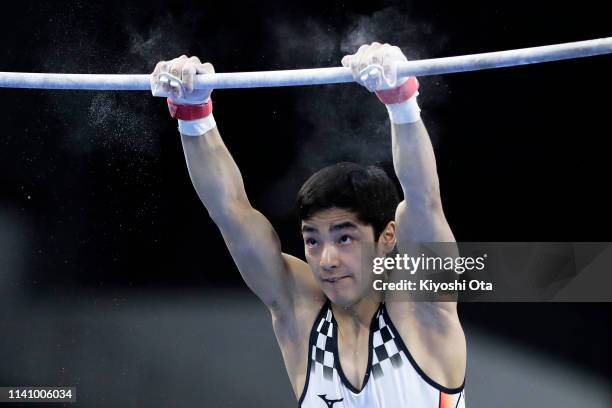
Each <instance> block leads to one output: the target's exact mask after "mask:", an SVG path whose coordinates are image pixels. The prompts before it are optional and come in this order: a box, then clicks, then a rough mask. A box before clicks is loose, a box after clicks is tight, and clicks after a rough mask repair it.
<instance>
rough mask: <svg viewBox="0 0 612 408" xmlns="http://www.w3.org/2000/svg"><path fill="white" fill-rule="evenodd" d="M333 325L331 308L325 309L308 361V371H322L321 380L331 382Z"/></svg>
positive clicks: (332, 372) (332, 371) (332, 370)
mask: <svg viewBox="0 0 612 408" xmlns="http://www.w3.org/2000/svg"><path fill="white" fill-rule="evenodd" d="M333 329H334V323H333V322H332V311H331V308H328V309H327V314H326V315H325V316H324V317H323V318H321V320H320V321H319V324H318V326H317V340H316V343H315V344H314V345H313V346H312V355H311V360H310V364H311V366H310V370H311V371H312V372H313V373H316V372H317V371H316V370H323V378H325V379H327V380H331V379H332V377H333V374H334V369H335V368H334V350H333V340H332V337H333V335H332V333H333Z"/></svg>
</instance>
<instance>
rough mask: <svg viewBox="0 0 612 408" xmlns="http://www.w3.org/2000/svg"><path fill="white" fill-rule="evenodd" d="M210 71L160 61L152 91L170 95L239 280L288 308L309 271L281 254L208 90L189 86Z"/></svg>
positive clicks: (275, 306)
mask: <svg viewBox="0 0 612 408" xmlns="http://www.w3.org/2000/svg"><path fill="white" fill-rule="evenodd" d="M212 72H214V68H213V67H212V65H211V64H208V63H207V64H202V63H201V62H200V60H199V59H198V58H197V57H191V58H187V57H185V56H182V57H180V58H177V59H175V60H172V61H162V62H160V63H159V64H158V65H157V67H156V68H155V71H154V72H153V74H152V76H151V80H152V82H153V83H152V85H153V89H154V93H155V89H156V87H157V88H158V94H160V95H161V94H164V93H165V94H167V95H168V96H169V101H168V103H169V107H170V111H171V113H173V116H174V117H176V118H177V119H179V131H180V133H181V140H182V144H183V149H184V152H185V158H186V161H187V168H188V170H189V176H190V177H191V181H192V183H193V185H194V187H195V190H196V192H197V194H198V196H199V198H200V200H201V201H202V203H203V204H204V206H205V207H206V209H207V210H208V213H209V214H210V217H211V218H212V219H213V221H214V222H215V224H216V225H217V226H218V228H219V230H220V231H221V234H222V235H223V239H224V240H225V243H226V245H227V247H228V249H229V251H230V253H231V255H232V258H233V259H234V261H235V263H236V265H237V267H238V269H239V271H240V273H241V275H242V277H243V278H244V281H245V282H246V284H247V285H248V286H249V288H250V289H251V290H252V291H253V292H254V293H255V294H256V295H257V296H258V297H259V298H260V299H261V300H262V301H263V302H264V303H265V304H266V305H267V306H268V308H270V309H271V310H272V311H275V310H276V311H279V310H290V308H291V306H292V302H293V299H294V296H296V295H298V294H299V290H305V288H303V285H302V283H303V282H302V281H304V280H307V279H308V276H309V275H310V272H309V271H308V269H307V265H306V264H305V263H304V262H303V261H301V260H299V259H297V258H295V257H292V256H290V255H286V254H283V253H282V252H281V244H280V241H279V239H278V236H277V234H276V232H275V231H274V228H273V227H272V225H271V224H270V222H269V221H268V220H267V219H266V217H264V216H263V215H262V214H261V213H260V212H259V211H257V210H255V209H254V208H253V207H252V206H251V204H250V202H249V200H248V198H247V195H246V192H245V189H244V183H243V180H242V175H241V174H240V171H239V169H238V166H237V165H236V163H235V161H234V159H233V158H232V156H231V155H230V153H229V151H228V149H227V148H226V146H225V144H224V143H223V140H222V139H221V135H220V134H219V131H218V129H217V127H216V123H215V121H214V118H213V116H212V106H211V105H212V102H211V100H210V94H211V92H212V90H193V78H194V76H195V75H196V74H198V73H212ZM168 73H169V74H170V75H172V76H171V77H170V76H168V75H166V74H168ZM164 77H166V78H168V81H165V80H164V79H163V78H164ZM172 81H176V82H174V83H173V82H172Z"/></svg>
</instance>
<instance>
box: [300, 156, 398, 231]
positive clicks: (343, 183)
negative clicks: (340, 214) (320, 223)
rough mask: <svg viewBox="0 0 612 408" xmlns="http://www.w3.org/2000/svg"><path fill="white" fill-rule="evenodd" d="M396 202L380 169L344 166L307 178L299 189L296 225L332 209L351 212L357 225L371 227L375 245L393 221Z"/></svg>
mask: <svg viewBox="0 0 612 408" xmlns="http://www.w3.org/2000/svg"><path fill="white" fill-rule="evenodd" d="M399 202H400V199H399V195H398V193H397V189H396V188H395V184H393V181H391V179H390V178H389V176H387V173H385V171H384V170H383V169H381V168H379V167H376V166H368V167H365V166H362V165H360V164H357V163H350V162H344V163H338V164H334V165H332V166H328V167H325V168H323V169H321V170H319V171H317V172H316V173H315V174H313V175H312V176H310V178H309V179H308V180H306V182H305V183H304V185H303V186H302V188H300V191H299V193H298V196H297V200H296V210H297V214H298V217H299V219H300V221H303V220H306V219H308V218H310V217H312V216H313V215H314V214H315V213H317V212H319V211H323V210H327V209H329V208H332V207H336V208H341V209H344V210H348V211H352V212H354V213H355V214H356V215H357V218H358V219H359V221H361V222H362V223H364V224H366V225H371V226H372V227H373V229H374V240H375V241H378V237H379V236H380V234H381V233H382V232H383V231H384V229H385V227H386V226H387V224H388V223H389V221H392V220H393V219H394V218H395V210H396V208H397V206H398V204H399Z"/></svg>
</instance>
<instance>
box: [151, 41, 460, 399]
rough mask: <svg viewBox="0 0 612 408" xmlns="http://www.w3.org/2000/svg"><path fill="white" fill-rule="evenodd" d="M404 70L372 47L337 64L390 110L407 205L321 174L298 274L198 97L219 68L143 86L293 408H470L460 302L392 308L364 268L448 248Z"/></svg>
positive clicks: (343, 173) (384, 182)
mask: <svg viewBox="0 0 612 408" xmlns="http://www.w3.org/2000/svg"><path fill="white" fill-rule="evenodd" d="M404 61H406V57H405V56H404V54H403V53H402V51H401V50H400V49H399V48H398V47H395V46H391V45H389V44H379V43H376V42H375V43H372V44H371V45H363V46H361V47H360V48H359V50H358V51H357V52H356V53H355V54H353V55H347V56H345V57H344V58H343V59H342V65H343V66H345V67H349V68H350V69H351V72H352V74H353V77H354V80H355V81H356V82H358V83H360V84H361V85H363V86H364V87H366V88H367V89H368V90H369V91H370V92H375V94H376V96H377V97H378V99H379V100H380V101H381V103H383V104H384V105H385V107H386V109H387V111H388V114H389V119H390V122H391V137H392V155H393V164H394V169H395V173H396V175H397V178H398V179H399V182H400V185H401V188H402V192H403V200H401V201H400V196H399V194H398V192H397V190H396V188H395V185H394V183H393V182H392V181H391V179H390V178H389V177H388V176H387V174H385V172H384V171H383V170H382V169H380V168H377V167H374V166H368V167H366V166H363V165H359V164H355V163H338V164H335V165H332V166H329V167H325V168H323V169H321V170H319V171H318V172H316V173H315V174H313V175H312V176H311V177H310V178H309V179H308V180H307V181H306V182H305V183H304V185H303V186H302V187H301V189H300V191H299V193H298V196H297V199H296V210H297V213H298V216H299V218H300V220H301V234H302V237H303V241H304V255H305V259H306V262H304V261H302V260H301V259H299V258H297V257H295V256H292V255H289V254H286V253H283V252H282V251H281V244H280V241H279V238H278V236H277V234H276V232H275V230H274V228H273V226H272V225H271V224H270V222H269V221H268V220H267V219H266V217H265V216H264V215H263V214H261V213H260V212H259V211H257V210H256V209H254V208H253V207H252V206H251V204H250V202H249V199H248V198H247V195H246V192H245V188H244V184H243V180H242V176H241V174H240V171H239V169H238V167H237V165H236V163H235V162H234V160H233V159H232V156H231V155H230V153H229V151H228V150H227V148H226V146H225V144H224V143H223V140H222V139H221V136H220V133H219V130H218V128H217V126H216V123H215V120H214V117H213V114H212V100H211V97H210V95H211V93H212V89H195V88H194V80H195V77H196V75H198V74H212V73H214V68H213V66H212V65H211V64H210V63H201V61H200V60H199V59H198V58H197V57H191V58H188V57H186V56H184V55H183V56H181V57H179V58H176V59H173V60H171V61H161V62H159V63H158V64H157V66H156V67H155V70H154V71H153V73H152V74H151V77H150V78H151V86H152V89H153V90H154V92H157V93H158V94H165V95H167V96H168V99H167V103H168V107H169V110H170V114H171V116H172V117H173V118H175V119H177V120H178V129H179V132H180V134H181V141H182V145H183V149H184V152H185V158H186V161H187V167H188V170H189V175H190V177H191V180H192V182H193V185H194V187H195V190H196V192H197V194H198V196H199V198H200V199H201V201H202V203H203V204H204V206H205V207H206V209H207V210H208V213H209V215H210V217H211V218H212V220H213V221H214V222H215V223H216V225H217V226H218V228H219V230H220V231H221V234H222V235H223V239H224V240H225V243H226V245H227V248H228V250H229V252H230V253H231V255H232V258H233V259H234V261H235V263H236V265H237V267H238V270H239V271H240V274H241V275H242V277H243V279H244V281H245V282H246V284H247V285H248V287H249V288H250V289H251V290H252V291H253V292H254V293H255V294H256V295H257V296H258V297H259V298H260V299H261V301H262V302H263V303H264V304H265V305H266V306H267V308H268V309H269V311H270V314H271V317H272V323H273V328H274V333H275V335H276V338H277V340H278V344H279V346H280V349H281V352H282V355H283V359H284V362H285V366H286V369H287V373H288V375H289V378H290V381H291V384H292V386H293V391H294V393H295V396H296V399H297V400H298V405H299V406H300V407H305V408H316V407H334V408H349V407H359V408H361V407H363V408H374V407H380V408H383V407H384V408H393V407H408V406H410V407H431V408H433V407H464V406H465V397H464V378H465V369H466V343H465V337H464V333H463V330H462V327H461V324H460V322H459V319H458V316H457V304H456V301H453V300H450V301H441V302H399V301H397V302H390V301H388V298H387V297H386V296H388V294H386V293H385V292H384V291H379V290H374V288H373V282H374V280H375V279H377V278H379V277H378V276H377V275H375V274H374V273H372V269H371V263H369V265H370V267H369V268H368V267H366V266H367V265H368V262H364V259H366V260H373V259H374V258H375V257H382V256H386V255H389V256H393V253H395V252H394V251H399V252H402V251H404V250H405V249H406V248H405V247H406V245H407V244H408V243H410V242H454V241H455V238H454V236H453V233H452V231H451V229H450V227H449V225H448V223H447V221H446V218H445V216H444V212H443V209H442V204H441V198H440V190H439V182H438V175H437V171H436V163H435V157H434V151H433V148H432V145H431V141H430V139H429V136H428V134H427V130H426V128H425V125H424V124H423V121H422V120H421V118H420V109H419V106H418V104H417V96H418V94H419V93H418V89H419V83H418V81H417V79H416V77H414V76H412V77H405V78H399V77H398V75H397V65H398V63H402V62H404ZM317 103H321V102H320V101H318V102H317ZM393 274H394V271H391V272H389V274H388V279H389V280H393V278H394V277H393ZM385 300H387V301H385Z"/></svg>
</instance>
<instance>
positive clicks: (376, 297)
mask: <svg viewBox="0 0 612 408" xmlns="http://www.w3.org/2000/svg"><path fill="white" fill-rule="evenodd" d="M381 300H382V299H381V297H380V293H378V292H375V291H374V292H372V294H370V295H368V296H366V297H364V298H363V299H361V300H360V301H359V302H357V303H355V304H353V305H351V306H347V307H344V306H340V305H336V304H333V303H332V305H331V307H332V312H333V313H334V318H335V319H336V322H338V330H339V331H340V330H342V332H344V333H348V334H355V335H356V334H357V333H358V332H359V331H360V330H361V329H364V328H365V329H366V330H368V331H369V330H370V323H371V322H372V317H373V316H374V313H376V310H378V307H379V306H380V301H381Z"/></svg>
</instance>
